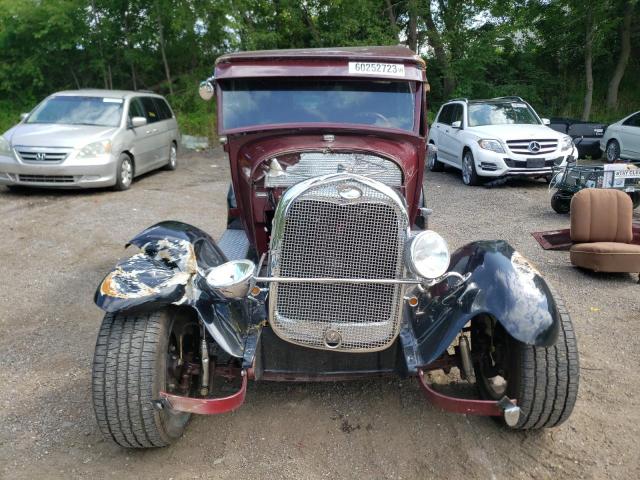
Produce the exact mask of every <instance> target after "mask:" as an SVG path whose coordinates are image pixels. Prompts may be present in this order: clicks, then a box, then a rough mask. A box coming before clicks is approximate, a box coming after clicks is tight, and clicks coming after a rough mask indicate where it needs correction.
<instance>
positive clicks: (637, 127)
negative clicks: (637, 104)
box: [620, 112, 640, 160]
mask: <svg viewBox="0 0 640 480" xmlns="http://www.w3.org/2000/svg"><path fill="white" fill-rule="evenodd" d="M620 156H621V157H623V158H630V159H632V160H640V112H638V113H636V114H635V115H632V116H631V117H629V118H627V119H626V120H625V121H624V122H623V123H622V126H621V127H620Z"/></svg>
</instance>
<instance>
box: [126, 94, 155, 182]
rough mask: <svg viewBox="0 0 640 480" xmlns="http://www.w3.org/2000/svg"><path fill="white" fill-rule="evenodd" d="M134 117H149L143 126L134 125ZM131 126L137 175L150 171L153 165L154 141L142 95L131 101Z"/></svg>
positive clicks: (129, 119) (129, 115)
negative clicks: (132, 121) (132, 122)
mask: <svg viewBox="0 0 640 480" xmlns="http://www.w3.org/2000/svg"><path fill="white" fill-rule="evenodd" d="M133 117H143V118H146V119H147V124H146V125H142V126H141V127H133V125H132V124H131V119H132V118H133ZM128 122H129V128H130V129H131V131H132V132H133V147H132V149H131V150H132V152H133V155H134V157H135V163H136V175H137V174H140V173H144V172H146V171H148V170H149V169H150V168H151V166H152V165H153V154H154V152H153V149H154V142H153V138H152V136H151V135H150V134H149V133H148V131H149V127H150V125H149V118H148V117H147V113H146V111H145V108H144V106H143V104H142V99H141V97H134V98H132V99H131V100H130V101H129V113H128Z"/></svg>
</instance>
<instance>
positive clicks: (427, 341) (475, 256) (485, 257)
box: [401, 240, 560, 365]
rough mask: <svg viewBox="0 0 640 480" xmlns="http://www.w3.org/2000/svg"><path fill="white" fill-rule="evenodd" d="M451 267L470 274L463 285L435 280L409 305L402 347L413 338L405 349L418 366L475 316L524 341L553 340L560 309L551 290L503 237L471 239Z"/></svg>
mask: <svg viewBox="0 0 640 480" xmlns="http://www.w3.org/2000/svg"><path fill="white" fill-rule="evenodd" d="M449 271H455V272H458V273H460V274H461V275H467V274H469V277H468V279H467V280H466V281H465V282H464V283H462V284H460V283H459V280H458V279H456V278H451V279H449V280H447V281H445V282H442V283H441V284H438V285H434V286H433V287H431V288H430V289H428V290H427V291H426V292H425V293H424V294H423V295H422V296H421V298H420V305H419V306H418V308H416V309H412V310H407V316H408V317H409V321H408V322H406V325H405V329H404V331H403V332H402V336H401V338H402V340H403V343H404V344H405V345H406V346H409V344H410V343H411V342H412V341H413V342H414V348H409V350H413V355H414V356H415V357H416V358H415V363H416V364H417V365H420V364H422V365H426V364H428V363H431V362H433V361H434V360H435V359H436V358H438V357H439V356H440V355H441V354H442V353H443V352H444V351H445V350H446V349H447V347H449V345H450V344H451V342H452V341H453V340H454V339H455V337H456V335H458V333H459V332H460V330H461V329H462V328H463V327H464V325H465V324H466V323H467V322H469V321H470V320H471V319H473V318H474V317H476V316H479V315H489V316H491V317H493V318H494V319H495V320H496V321H498V322H499V323H500V324H501V325H502V326H503V327H504V328H505V330H506V331H507V332H508V333H509V335H511V336H512V337H513V338H515V339H516V340H519V341H521V342H523V343H526V344H529V345H537V346H550V345H553V344H554V343H555V341H556V339H557V337H558V329H559V325H560V323H559V322H560V314H559V312H558V309H557V306H556V302H555V300H554V298H553V294H552V292H551V290H550V289H549V286H548V285H547V283H546V282H545V281H544V279H543V278H542V275H541V274H540V273H539V272H538V271H537V270H536V269H535V267H533V265H531V263H529V261H527V260H526V259H525V258H524V257H523V256H522V255H520V254H519V253H518V252H517V251H515V250H514V249H513V247H511V245H509V244H508V243H507V242H504V241H501V240H496V241H480V242H473V243H469V244H467V245H465V246H464V247H462V248H460V249H459V250H457V251H456V252H454V253H453V255H452V256H451V263H450V267H449ZM408 329H410V330H408ZM412 363H413V362H412Z"/></svg>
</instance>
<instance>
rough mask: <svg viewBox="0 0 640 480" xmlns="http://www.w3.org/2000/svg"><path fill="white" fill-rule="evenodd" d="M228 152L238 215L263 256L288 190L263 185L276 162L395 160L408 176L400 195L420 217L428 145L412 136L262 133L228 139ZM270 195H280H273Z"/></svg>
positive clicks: (365, 133) (348, 132) (405, 176)
mask: <svg viewBox="0 0 640 480" xmlns="http://www.w3.org/2000/svg"><path fill="white" fill-rule="evenodd" d="M225 150H226V151H227V152H228V154H229V161H230V164H231V176H232V180H233V187H234V192H235V197H236V201H237V208H238V209H239V212H238V213H239V214H240V216H241V217H242V219H243V223H244V224H245V227H246V230H247V232H248V234H249V239H250V240H251V241H252V242H253V245H254V247H256V250H257V251H258V252H260V253H262V252H264V251H266V250H267V245H268V237H269V235H268V231H269V229H270V224H269V222H270V214H269V212H270V211H272V210H273V209H274V208H275V205H274V204H273V201H274V199H275V200H276V202H277V200H278V198H279V195H280V194H281V193H282V191H281V190H282V189H275V190H274V189H268V188H265V186H264V183H263V182H262V181H261V178H262V176H264V169H265V165H268V163H269V162H270V160H271V159H273V158H278V160H279V161H280V160H283V163H287V162H288V161H289V160H290V159H292V161H293V162H295V161H296V160H295V158H296V156H299V155H300V154H306V153H312V152H314V153H315V152H320V153H323V154H331V153H335V154H363V155H372V156H376V157H380V158H384V159H386V160H389V161H392V162H394V163H395V164H396V165H398V166H399V167H400V169H401V171H402V185H401V186H399V187H398V188H397V190H398V192H399V193H400V194H401V195H403V196H404V197H405V199H406V203H407V206H408V208H409V212H408V214H409V218H410V219H414V218H415V215H416V213H417V209H418V203H419V202H420V199H421V193H422V175H423V171H424V158H425V142H424V138H422V137H419V136H416V135H412V134H410V133H407V134H406V135H405V134H397V133H390V132H389V133H385V132H380V133H375V134H372V133H371V132H370V131H368V132H364V131H363V132H358V131H336V130H332V131H328V130H318V131H313V132H310V131H308V130H305V131H300V130H289V131H279V132H260V133H255V134H249V135H247V134H245V135H235V136H230V137H228V138H227V144H226V145H225ZM324 173H337V172H324ZM358 173H359V174H363V173H362V172H358ZM301 180H304V178H301ZM268 190H274V191H273V192H272V193H268ZM265 232H267V233H266V234H265Z"/></svg>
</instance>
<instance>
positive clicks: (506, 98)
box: [491, 95, 524, 102]
mask: <svg viewBox="0 0 640 480" xmlns="http://www.w3.org/2000/svg"><path fill="white" fill-rule="evenodd" d="M491 100H518V101H520V102H524V100H523V99H522V97H518V96H517V95H507V96H505V97H495V98H492V99H491Z"/></svg>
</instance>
